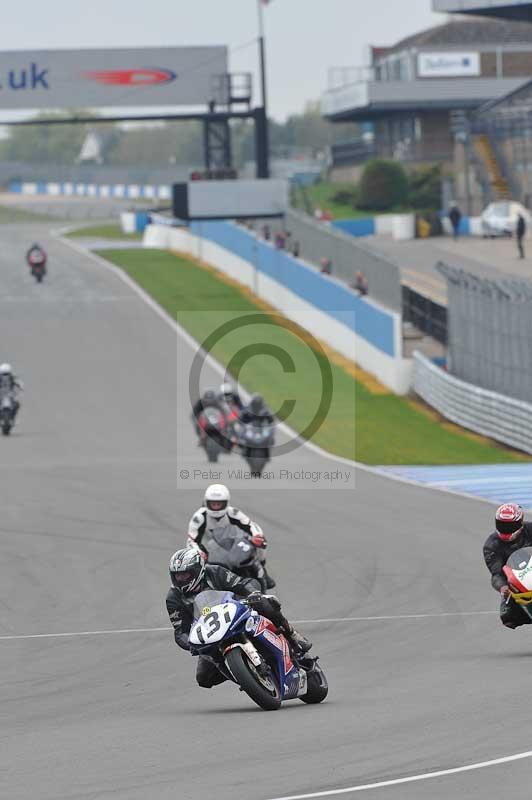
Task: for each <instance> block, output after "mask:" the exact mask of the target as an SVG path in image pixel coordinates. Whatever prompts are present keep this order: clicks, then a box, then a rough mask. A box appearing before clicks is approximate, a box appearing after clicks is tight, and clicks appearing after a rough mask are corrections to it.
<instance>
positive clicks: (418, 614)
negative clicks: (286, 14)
mask: <svg viewBox="0 0 532 800" xmlns="http://www.w3.org/2000/svg"><path fill="white" fill-rule="evenodd" d="M35 239H38V240H39V241H41V242H42V243H43V245H44V246H45V248H46V249H47V250H48V252H49V268H50V272H49V276H48V277H47V280H46V282H45V283H44V284H43V285H41V286H38V285H37V284H35V283H34V282H33V280H32V279H31V278H30V276H29V275H28V274H27V271H26V270H25V267H24V252H25V250H26V248H27V246H28V244H29V243H30V242H31V241H33V240H35ZM0 334H1V335H0V342H1V349H2V352H1V360H9V361H10V362H11V363H12V364H13V366H14V368H15V370H16V371H17V372H18V373H19V374H20V376H21V378H22V380H23V381H24V384H25V392H24V396H23V409H22V412H21V415H20V420H19V424H18V425H17V427H16V428H15V430H14V432H13V435H12V436H11V437H9V438H7V439H3V440H2V441H1V442H0V445H1V452H0V477H1V480H2V514H1V518H0V660H1V665H2V668H1V670H0V694H1V697H0V709H1V711H0V716H1V723H2V724H1V725H0V737H1V747H0V796H1V797H6V798H9V800H22V799H23V800H29V798H32V800H34V799H35V798H38V800H66V798H72V799H74V798H76V800H77V799H78V798H79V799H80V800H81V799H82V798H83V800H93V799H94V800H96V798H97V799H98V800H100V799H102V800H103V799H106V800H107V799H108V798H109V799H110V798H113V800H119V799H120V798H124V800H145V799H146V798H150V800H152V798H153V800H166V799H167V798H168V799H169V798H172V800H175V798H176V797H178V798H180V800H181V799H183V800H188V799H189V798H190V800H192V799H194V800H204V799H205V800H207V799H209V800H210V798H213V799H216V800H235V798H239V799H240V798H247V797H250V796H253V797H254V798H257V800H272V799H273V798H306V797H308V798H310V797H328V796H334V795H335V794H339V795H340V796H344V797H349V796H350V794H353V795H354V794H364V793H366V792H367V794H368V796H371V797H372V798H377V800H381V798H382V800H386V799H387V798H393V800H397V798H405V799H406V798H408V800H425V798H428V797H430V798H431V800H432V799H434V800H444V799H445V800H447V798H449V797H460V798H474V799H475V800H477V799H478V800H480V798H483V799H484V798H486V797H497V796H499V795H501V796H502V795H505V794H506V793H507V792H508V787H509V786H511V794H512V797H513V798H523V800H524V799H525V798H529V796H530V790H529V774H530V768H531V764H530V756H531V753H529V752H527V751H526V745H527V744H528V742H529V740H530V734H531V732H532V725H531V723H530V721H529V713H528V708H527V702H526V698H527V697H528V693H529V675H528V673H529V669H530V664H531V663H532V662H531V659H532V639H531V638H530V631H529V630H528V629H527V628H522V629H519V630H516V631H508V630H505V629H503V628H502V626H501V625H500V623H499V621H498V619H497V615H496V610H497V596H496V594H495V593H494V592H493V590H492V589H491V588H490V585H489V576H488V573H487V570H486V568H485V566H484V564H483V561H482V554H481V548H482V543H483V541H484V538H485V536H486V535H487V533H488V532H489V530H490V529H491V525H492V508H493V507H492V506H490V504H488V503H486V502H485V501H481V500H475V499H472V498H466V497H461V496H457V495H453V494H447V493H445V492H442V491H434V490H432V489H428V488H423V487H418V486H415V485H413V484H409V483H405V482H401V481H398V480H392V479H389V478H386V477H383V476H381V475H379V474H377V473H376V472H374V471H366V470H364V469H357V470H356V489H355V490H354V491H345V490H331V489H325V488H317V489H313V490H312V489H302V488H298V486H291V485H288V484H287V486H286V488H285V489H284V490H281V489H273V490H272V489H270V488H268V487H267V486H263V485H262V484H257V483H250V484H249V486H246V487H245V488H239V489H238V492H236V493H235V495H234V498H233V499H234V502H235V504H236V505H238V506H239V507H242V508H243V509H245V510H246V511H248V512H249V513H250V514H251V516H253V517H254V518H255V519H256V520H257V521H258V522H259V523H260V524H261V525H262V526H263V527H264V529H265V531H266V533H267V535H268V539H269V550H268V560H269V564H270V566H271V571H272V573H273V574H274V575H275V577H276V578H277V581H278V591H279V596H280V597H281V599H282V601H283V607H284V609H285V611H286V614H287V616H288V617H289V618H290V619H293V620H298V624H300V625H301V628H302V630H304V632H305V634H306V635H308V636H309V637H310V638H311V639H312V641H313V642H314V651H315V653H316V654H317V655H320V657H321V663H322V666H323V668H324V670H325V672H326V674H327V677H328V680H329V686H330V692H329V696H328V698H327V700H326V701H325V702H324V703H323V704H321V705H319V706H305V705H304V704H303V703H301V702H298V701H295V702H291V703H287V704H286V705H284V706H282V707H281V709H280V710H279V711H277V712H275V713H273V712H272V713H266V712H262V711H260V710H259V709H258V708H257V707H256V706H254V704H253V703H252V702H251V701H250V700H249V698H247V697H246V696H245V695H244V694H243V693H240V692H238V691H237V689H236V688H235V687H234V686H233V685H229V684H225V685H223V686H220V687H216V688H215V689H212V690H204V689H200V688H198V687H197V686H196V684H195V680H194V670H195V663H196V662H195V660H194V659H193V658H191V657H190V656H188V655H187V654H186V653H183V652H181V651H180V650H178V649H177V648H176V646H175V644H174V641H173V637H172V633H171V631H170V629H169V628H168V619H167V616H166V610H165V607H164V598H165V595H166V591H167V588H168V577H167V564H168V559H169V557H170V555H171V554H172V552H173V551H174V550H175V549H177V547H178V546H180V545H181V544H182V543H183V541H184V535H185V531H186V524H187V522H188V519H189V517H190V514H191V513H192V511H193V510H195V509H196V508H197V507H198V506H199V505H200V503H201V492H200V490H199V489H198V488H197V487H191V488H190V489H186V488H183V487H180V488H179V489H177V488H176V465H177V463H178V460H180V461H182V460H183V458H186V459H187V460H188V461H189V462H190V464H192V465H194V464H197V465H198V466H203V465H204V454H203V452H202V451H201V450H200V449H199V448H198V447H197V445H196V441H195V437H194V434H193V430H192V426H191V424H190V402H189V396H188V369H189V366H190V364H187V363H186V362H185V361H184V359H183V357H182V352H183V347H182V342H181V341H179V347H178V337H179V334H178V333H177V331H176V329H175V328H174V327H172V325H170V324H169V323H168V322H167V321H166V320H165V318H164V315H160V314H159V315H158V314H155V313H154V309H153V307H151V306H150V305H149V304H147V303H146V302H145V301H144V299H143V298H142V296H141V295H140V294H139V293H138V292H136V291H135V290H134V288H133V287H132V286H131V285H130V284H129V283H128V282H125V281H123V280H121V279H120V276H119V275H118V274H117V272H116V271H115V270H112V269H106V268H105V267H104V266H102V265H101V264H100V263H99V262H98V261H97V260H96V259H94V258H92V257H90V256H89V255H84V254H83V253H82V252H80V251H79V250H74V249H73V248H72V247H71V246H70V245H69V244H67V243H64V242H62V241H60V240H58V239H56V238H54V237H51V236H50V235H49V234H48V233H47V228H46V227H42V226H31V227H30V226H24V225H13V226H2V227H1V228H0ZM178 349H179V352H180V357H179V359H178V358H177V352H178ZM189 350H190V353H189V358H190V362H191V361H192V357H193V354H194V351H193V348H192V347H190V348H189ZM217 382H219V375H218V374H217V373H216V372H214V371H213V372H212V383H213V384H214V385H216V383H217ZM235 458H237V457H236V456H235ZM285 458H286V460H287V462H290V464H291V465H292V466H295V465H298V466H302V467H304V468H305V469H314V470H320V469H324V468H325V466H324V465H325V464H327V465H329V466H330V463H331V460H330V459H325V458H324V457H322V456H321V455H320V454H319V453H317V452H316V451H314V450H312V449H311V448H308V447H302V448H300V449H299V450H297V451H295V452H292V453H290V454H289V455H287V456H286V457H285ZM523 745H525V746H523Z"/></svg>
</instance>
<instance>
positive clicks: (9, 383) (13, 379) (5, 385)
mask: <svg viewBox="0 0 532 800" xmlns="http://www.w3.org/2000/svg"><path fill="white" fill-rule="evenodd" d="M22 389H23V386H22V382H21V381H20V380H19V379H18V378H17V376H16V375H13V373H11V374H9V375H0V399H2V398H3V397H4V396H5V395H8V396H9V397H10V398H11V401H12V403H13V419H15V417H16V416H17V413H18V410H19V408H20V401H19V400H18V395H19V392H21V391H22Z"/></svg>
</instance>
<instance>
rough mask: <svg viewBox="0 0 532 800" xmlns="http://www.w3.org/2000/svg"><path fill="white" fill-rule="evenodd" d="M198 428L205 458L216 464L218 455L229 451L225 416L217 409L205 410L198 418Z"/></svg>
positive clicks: (229, 444)
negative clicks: (205, 454)
mask: <svg viewBox="0 0 532 800" xmlns="http://www.w3.org/2000/svg"><path fill="white" fill-rule="evenodd" d="M198 427H199V437H200V443H201V445H202V446H203V447H204V448H205V452H206V453H207V458H208V460H209V461H210V462H212V463H216V462H217V461H218V457H219V455H220V453H223V452H227V451H228V450H230V449H231V443H230V441H229V439H228V438H227V426H226V421H225V416H224V415H223V413H222V412H221V411H220V409H218V408H214V407H211V408H205V409H203V411H202V412H201V414H200V415H199V417H198Z"/></svg>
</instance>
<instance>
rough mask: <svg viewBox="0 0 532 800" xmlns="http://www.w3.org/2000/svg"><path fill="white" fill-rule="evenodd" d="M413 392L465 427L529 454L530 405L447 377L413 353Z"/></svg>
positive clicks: (531, 437)
mask: <svg viewBox="0 0 532 800" xmlns="http://www.w3.org/2000/svg"><path fill="white" fill-rule="evenodd" d="M413 388H414V391H415V392H416V393H417V394H418V395H419V396H420V397H421V398H422V399H423V400H424V401H425V402H426V403H428V404H429V405H430V406H432V407H433V408H435V409H436V410H437V411H439V412H440V414H442V415H443V416H444V417H446V418H447V419H449V420H451V421H452V422H455V423H457V424H458V425H462V426H463V427H464V428H469V430H472V431H475V432H476V433H480V434H482V435H483V436H489V437H490V438H491V439H495V440H496V441H499V442H503V443H504V444H507V445H510V446H511V447H515V448H517V449H518V450H523V451H524V452H526V453H532V405H531V404H530V403H524V402H522V401H520V400H513V399H512V398H511V397H507V396H506V395H503V394H498V393H497V392H490V391H488V390H487V389H481V388H479V387H478V386H474V385H473V384H471V383H468V382H466V381H462V380H459V379H458V378H456V377H454V376H453V375H449V374H448V373H447V372H445V371H444V370H442V369H440V368H439V367H436V366H435V365H434V364H433V363H432V361H430V360H429V359H428V358H426V357H425V356H424V355H422V354H421V353H419V352H418V351H416V352H415V353H414V387H413Z"/></svg>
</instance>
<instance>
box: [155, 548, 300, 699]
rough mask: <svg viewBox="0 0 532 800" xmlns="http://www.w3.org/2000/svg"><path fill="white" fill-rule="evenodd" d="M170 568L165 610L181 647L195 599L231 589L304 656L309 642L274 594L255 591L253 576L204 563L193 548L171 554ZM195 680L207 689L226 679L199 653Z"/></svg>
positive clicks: (185, 642) (186, 647) (186, 646)
mask: <svg viewBox="0 0 532 800" xmlns="http://www.w3.org/2000/svg"><path fill="white" fill-rule="evenodd" d="M169 569H170V580H171V582H172V586H171V588H170V590H169V591H168V594H167V595H166V609H167V611H168V614H169V616H170V621H171V623H172V625H173V627H174V639H175V643H176V644H177V646H178V647H181V649H183V650H190V645H189V642H188V634H189V631H190V628H191V626H192V622H193V613H192V612H193V605H194V598H195V596H196V595H197V594H199V592H203V591H205V590H206V589H217V590H219V591H222V592H233V594H234V595H235V596H236V597H240V598H247V602H248V603H249V604H250V605H252V606H253V608H254V609H255V610H256V611H257V612H258V613H259V614H260V615H261V616H263V617H266V618H267V619H269V620H271V622H273V624H274V625H275V626H276V627H277V628H278V629H279V631H280V632H281V633H283V634H284V635H285V636H286V638H287V639H288V642H289V643H290V645H291V647H292V648H293V650H294V652H295V653H296V654H298V653H299V654H301V655H303V654H304V653H306V652H308V651H309V650H310V648H311V647H312V644H311V642H309V641H308V639H306V638H305V637H304V636H302V635H301V634H300V633H298V632H297V631H296V630H295V629H294V628H293V627H292V626H291V625H290V623H289V622H288V620H287V619H286V617H285V616H284V615H283V614H282V613H281V604H280V602H279V600H278V599H277V598H276V597H275V595H263V594H261V593H260V592H259V591H257V588H258V583H257V581H255V580H254V579H253V578H239V577H238V575H235V574H234V573H233V572H230V571H229V570H227V569H225V567H221V566H219V565H217V564H207V563H206V562H205V559H204V558H203V556H202V554H201V552H200V551H199V550H198V549H196V548H185V549H184V550H178V551H177V552H176V553H174V555H173V556H172V558H171V559H170V567H169ZM196 680H197V682H198V684H199V685H200V686H202V687H204V688H206V689H210V688H211V687H212V686H216V685H217V684H219V683H223V682H224V681H225V680H227V678H226V677H225V676H224V675H222V673H221V672H220V671H219V670H218V668H217V667H216V665H215V664H213V663H212V662H211V661H209V659H207V658H204V657H202V656H200V657H199V661H198V666H197V669H196Z"/></svg>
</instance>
